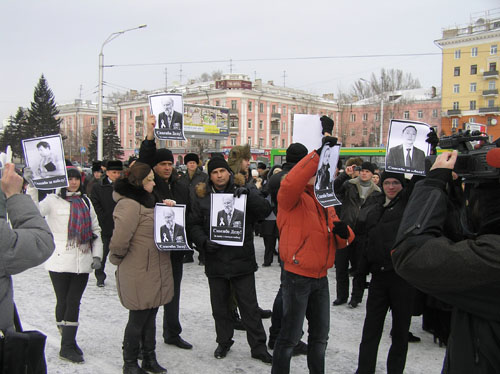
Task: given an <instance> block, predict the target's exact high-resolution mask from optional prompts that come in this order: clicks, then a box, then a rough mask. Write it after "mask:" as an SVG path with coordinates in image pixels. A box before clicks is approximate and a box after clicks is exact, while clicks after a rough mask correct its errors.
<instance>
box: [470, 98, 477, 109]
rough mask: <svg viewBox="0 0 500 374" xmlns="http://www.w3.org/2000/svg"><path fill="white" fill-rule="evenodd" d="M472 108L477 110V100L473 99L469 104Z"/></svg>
mask: <svg viewBox="0 0 500 374" xmlns="http://www.w3.org/2000/svg"><path fill="white" fill-rule="evenodd" d="M469 109H470V110H476V100H471V101H470V105H469Z"/></svg>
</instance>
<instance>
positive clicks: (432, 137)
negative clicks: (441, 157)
mask: <svg viewBox="0 0 500 374" xmlns="http://www.w3.org/2000/svg"><path fill="white" fill-rule="evenodd" d="M425 141H426V142H427V143H429V144H430V145H431V155H435V154H436V147H437V145H438V144H439V138H438V136H437V134H436V131H435V130H434V128H433V127H431V131H429V133H428V134H427V139H425Z"/></svg>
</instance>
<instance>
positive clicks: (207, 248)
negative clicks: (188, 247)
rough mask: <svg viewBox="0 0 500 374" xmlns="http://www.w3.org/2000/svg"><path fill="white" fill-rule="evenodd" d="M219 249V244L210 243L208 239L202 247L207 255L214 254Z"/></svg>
mask: <svg viewBox="0 0 500 374" xmlns="http://www.w3.org/2000/svg"><path fill="white" fill-rule="evenodd" d="M219 247H220V245H219V244H217V243H216V242H213V241H211V240H210V239H207V240H205V244H204V245H203V248H205V251H206V252H207V253H215V252H217V250H218V249H219Z"/></svg>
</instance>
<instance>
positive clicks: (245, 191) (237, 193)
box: [233, 187, 250, 197]
mask: <svg viewBox="0 0 500 374" xmlns="http://www.w3.org/2000/svg"><path fill="white" fill-rule="evenodd" d="M248 192H250V191H248V188H246V187H238V188H236V189H235V190H234V193H233V196H235V197H240V196H241V195H248Z"/></svg>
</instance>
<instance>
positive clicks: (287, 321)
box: [271, 271, 330, 374]
mask: <svg viewBox="0 0 500 374" xmlns="http://www.w3.org/2000/svg"><path fill="white" fill-rule="evenodd" d="M283 275H284V276H283V284H282V285H283V319H282V321H281V330H280V334H279V336H278V340H277V341H276V345H275V347H274V352H273V367H272V370H271V373H272V374H282V373H286V374H288V373H289V372H290V360H291V359H292V353H293V348H294V347H295V346H296V345H297V343H298V342H299V341H300V338H301V337H302V327H303V324H304V317H306V318H307V321H308V325H309V329H308V340H307V344H308V348H307V366H308V368H309V373H313V374H320V373H324V372H325V351H326V344H327V341H328V333H329V331H330V291H329V288H328V278H327V277H323V278H320V279H316V278H308V277H304V276H301V275H297V274H294V273H290V272H288V271H284V272H283Z"/></svg>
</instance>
